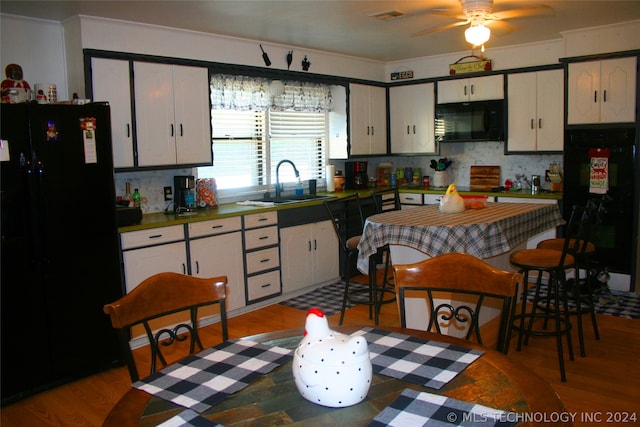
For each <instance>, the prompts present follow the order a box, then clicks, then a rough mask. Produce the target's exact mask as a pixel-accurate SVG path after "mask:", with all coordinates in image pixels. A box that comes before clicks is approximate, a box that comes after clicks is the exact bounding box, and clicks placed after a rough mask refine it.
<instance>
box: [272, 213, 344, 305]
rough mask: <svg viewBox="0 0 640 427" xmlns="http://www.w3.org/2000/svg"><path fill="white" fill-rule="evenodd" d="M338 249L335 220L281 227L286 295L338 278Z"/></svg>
mask: <svg viewBox="0 0 640 427" xmlns="http://www.w3.org/2000/svg"><path fill="white" fill-rule="evenodd" d="M338 248H339V243H338V237H337V236H336V234H335V231H334V229H333V225H332V224H331V221H322V222H317V223H312V224H304V225H297V226H293V227H286V228H281V229H280V253H281V255H282V287H283V293H288V292H294V291H297V290H299V289H303V288H306V287H308V286H311V285H314V284H318V283H323V282H327V281H329V280H332V279H336V278H338V269H339V254H338V252H339V249H338Z"/></svg>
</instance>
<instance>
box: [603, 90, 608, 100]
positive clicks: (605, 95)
mask: <svg viewBox="0 0 640 427" xmlns="http://www.w3.org/2000/svg"><path fill="white" fill-rule="evenodd" d="M602 102H607V91H606V90H605V91H604V94H603V97H602Z"/></svg>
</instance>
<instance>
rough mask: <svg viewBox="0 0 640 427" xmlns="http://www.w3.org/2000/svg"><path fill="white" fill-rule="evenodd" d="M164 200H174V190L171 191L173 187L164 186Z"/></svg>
mask: <svg viewBox="0 0 640 427" xmlns="http://www.w3.org/2000/svg"><path fill="white" fill-rule="evenodd" d="M164 200H165V201H171V200H173V192H172V191H171V187H164Z"/></svg>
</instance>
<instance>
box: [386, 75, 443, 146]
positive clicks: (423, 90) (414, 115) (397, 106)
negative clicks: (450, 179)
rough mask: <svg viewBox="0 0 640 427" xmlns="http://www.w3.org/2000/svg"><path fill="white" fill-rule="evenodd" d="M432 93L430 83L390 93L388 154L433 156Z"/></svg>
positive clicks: (392, 90)
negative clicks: (389, 147) (389, 152)
mask: <svg viewBox="0 0 640 427" xmlns="http://www.w3.org/2000/svg"><path fill="white" fill-rule="evenodd" d="M433 89H434V85H433V83H424V84H419V85H407V86H397V87H392V88H391V89H389V114H390V117H391V124H390V126H391V154H401V153H419V154H428V153H435V152H436V142H435V131H434V103H435V96H434V91H433Z"/></svg>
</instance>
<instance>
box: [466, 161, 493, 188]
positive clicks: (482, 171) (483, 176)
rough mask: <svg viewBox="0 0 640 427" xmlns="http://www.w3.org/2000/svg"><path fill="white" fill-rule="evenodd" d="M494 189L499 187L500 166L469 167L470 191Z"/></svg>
mask: <svg viewBox="0 0 640 427" xmlns="http://www.w3.org/2000/svg"><path fill="white" fill-rule="evenodd" d="M494 187H500V166H471V173H470V174H469V188H470V190H471V191H487V190H491V189H492V188H494Z"/></svg>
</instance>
